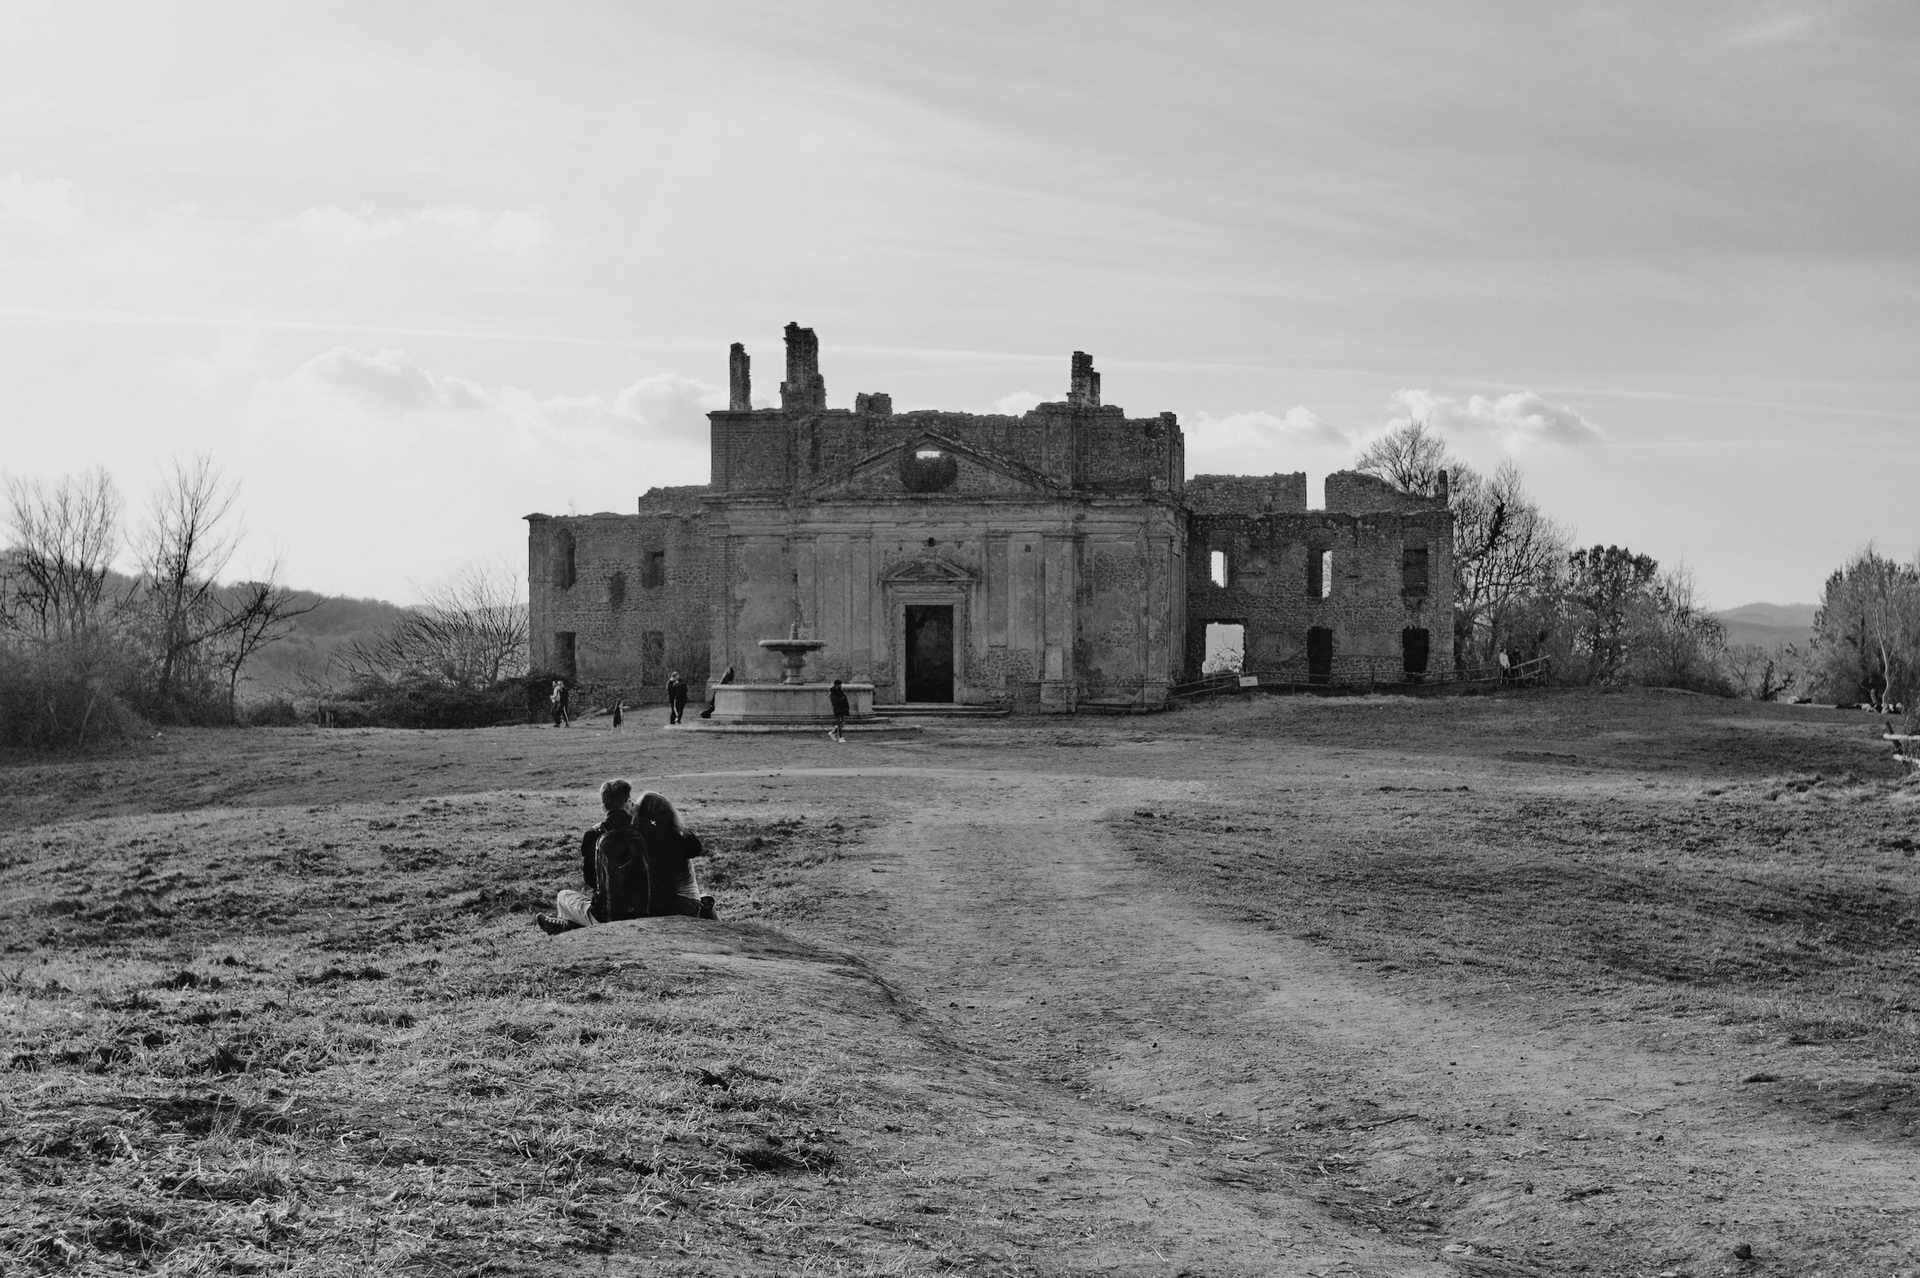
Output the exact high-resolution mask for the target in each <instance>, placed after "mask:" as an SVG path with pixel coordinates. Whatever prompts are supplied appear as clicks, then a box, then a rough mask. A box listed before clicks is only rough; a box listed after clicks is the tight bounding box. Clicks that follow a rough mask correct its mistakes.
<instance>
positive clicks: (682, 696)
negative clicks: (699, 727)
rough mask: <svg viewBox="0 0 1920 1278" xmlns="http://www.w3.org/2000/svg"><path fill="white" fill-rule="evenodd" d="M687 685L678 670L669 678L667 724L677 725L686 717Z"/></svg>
mask: <svg viewBox="0 0 1920 1278" xmlns="http://www.w3.org/2000/svg"><path fill="white" fill-rule="evenodd" d="M686 713H687V684H686V681H685V680H684V679H682V678H681V677H680V672H679V671H678V670H676V671H674V672H673V673H672V674H670V675H668V676H667V722H668V723H669V724H675V723H678V722H680V720H681V719H683V718H684V717H686Z"/></svg>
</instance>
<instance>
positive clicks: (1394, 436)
mask: <svg viewBox="0 0 1920 1278" xmlns="http://www.w3.org/2000/svg"><path fill="white" fill-rule="evenodd" d="M1464 465H1465V463H1464V462H1462V461H1461V460H1460V459H1459V458H1458V457H1457V456H1455V455H1454V453H1453V450H1452V449H1450V448H1448V447H1447V441H1446V440H1444V439H1442V438H1441V437H1440V435H1439V434H1438V433H1437V432H1435V431H1430V430H1428V429H1427V424H1426V423H1425V422H1424V421H1420V420H1419V419H1417V418H1416V419H1415V420H1413V421H1410V422H1408V423H1407V424H1406V425H1404V426H1399V427H1396V428H1394V429H1393V430H1390V431H1388V432H1387V433H1386V434H1384V435H1382V436H1381V437H1380V438H1379V439H1376V440H1374V441H1373V442H1372V443H1371V444H1368V445H1367V446H1366V447H1365V448H1363V449H1361V450H1360V455H1359V456H1358V457H1356V458H1354V462H1353V468H1354V469H1355V470H1357V471H1359V472H1360V473H1361V474H1363V475H1372V476H1373V477H1374V478H1376V479H1384V480H1386V481H1387V482H1388V483H1389V484H1392V485H1393V486H1394V487H1395V488H1397V489H1399V490H1400V491H1401V492H1403V493H1411V494H1412V495H1413V496H1415V497H1438V496H1439V495H1440V490H1441V488H1442V487H1443V486H1444V485H1445V483H1446V475H1447V472H1448V471H1450V470H1454V469H1457V468H1459V467H1462V466H1464Z"/></svg>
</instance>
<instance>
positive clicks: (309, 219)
mask: <svg viewBox="0 0 1920 1278" xmlns="http://www.w3.org/2000/svg"><path fill="white" fill-rule="evenodd" d="M277 229H279V230H281V231H284V232H290V233H293V234H296V235H301V236H305V237H307V238H310V239H314V240H319V241H323V242H326V243H331V244H335V245H340V246H343V247H346V248H360V247H364V246H368V245H377V244H393V243H405V242H409V241H411V242H435V241H439V242H447V243H454V244H459V245H462V246H464V247H469V248H478V249H485V250H488V251H490V252H495V253H505V254H512V255H522V254H527V253H533V252H537V251H538V250H540V249H542V248H544V247H545V246H546V244H547V242H548V240H549V239H550V238H551V233H550V231H549V229H548V227H547V220H546V216H545V215H544V214H542V213H540V212H539V211H538V210H530V209H505V210H503V211H501V212H499V213H493V214H488V213H483V212H482V211H481V210H479V209H475V208H468V207H466V206H464V205H434V206H432V207H430V208H423V209H417V210H415V211H414V212H411V213H401V214H398V215H393V216H383V215H381V214H380V213H379V212H377V211H376V210H375V208H374V206H373V205H371V204H369V205H364V206H363V207H361V208H360V209H359V210H357V211H355V210H350V209H343V208H341V207H340V206H339V205H337V204H329V205H325V206H324V207H319V208H310V209H306V210H304V211H302V212H300V213H298V214H296V215H295V216H293V217H290V218H286V219H284V220H282V221H281V222H279V223H278V224H277Z"/></svg>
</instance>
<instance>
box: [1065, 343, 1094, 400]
mask: <svg viewBox="0 0 1920 1278" xmlns="http://www.w3.org/2000/svg"><path fill="white" fill-rule="evenodd" d="M1067 402H1068V403H1069V404H1072V405H1073V406H1074V407H1075V408H1098V407H1100V374H1098V373H1096V372H1094V371H1093V356H1091V355H1089V354H1087V353H1086V352H1085V351H1075V352H1074V353H1073V381H1072V382H1071V383H1070V384H1069V386H1068V387H1067Z"/></svg>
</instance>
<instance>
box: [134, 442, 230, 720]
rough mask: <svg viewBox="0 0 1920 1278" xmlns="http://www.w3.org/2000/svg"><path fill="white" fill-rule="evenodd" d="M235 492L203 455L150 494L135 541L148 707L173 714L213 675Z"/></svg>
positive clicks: (183, 465) (178, 468)
mask: <svg viewBox="0 0 1920 1278" xmlns="http://www.w3.org/2000/svg"><path fill="white" fill-rule="evenodd" d="M237 496H238V492H237V489H236V488H235V487H234V485H232V484H230V483H228V482H227V481H226V480H225V479H224V478H223V477H222V476H221V474H220V471H219V468H218V467H216V466H215V465H214V464H213V459H212V458H210V457H208V456H206V455H205V454H201V455H199V456H197V457H195V458H193V459H192V460H191V461H188V462H180V461H176V462H175V463H174V464H173V467H172V470H171V472H170V473H169V474H168V475H167V477H166V478H165V480H163V481H162V483H161V486H160V487H159V488H158V489H156V490H155V492H154V495H153V504H152V509H151V515H150V520H149V524H148V527H147V529H146V531H145V533H144V534H143V540H142V542H141V543H140V544H139V545H138V546H137V547H136V550H137V553H138V555H139V562H140V590H139V596H138V600H139V612H140V621H141V634H140V637H141V639H142V640H143V641H144V643H145V645H146V647H147V649H148V657H149V661H150V663H151V666H150V670H149V675H148V678H149V686H148V687H147V688H146V689H145V695H144V700H145V701H146V702H147V704H148V708H149V710H150V711H151V712H153V713H157V714H160V715H163V716H172V715H173V714H176V713H178V712H179V711H180V710H181V709H182V708H183V706H182V702H183V700H184V696H183V694H185V693H186V692H187V691H189V685H190V684H204V683H210V682H211V680H212V677H213V670H212V667H211V665H210V663H209V661H208V657H209V655H210V654H209V652H208V649H207V644H208V641H209V640H211V639H214V638H215V637H217V636H218V635H220V633H221V632H222V630H223V628H224V626H225V624H226V618H225V617H223V616H222V615H221V610H220V608H219V607H218V605H217V601H216V598H215V586H216V578H217V577H218V576H219V574H220V573H221V572H222V571H224V570H225V568H226V566H227V563H228V561H229V560H231V559H232V558H233V552H234V548H235V545H236V544H237V541H238V529H237V528H236V527H235V526H234V521H233V519H232V515H233V506H234V501H235V498H236V497H237ZM193 690H194V691H200V690H201V689H197V688H196V689H193Z"/></svg>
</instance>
